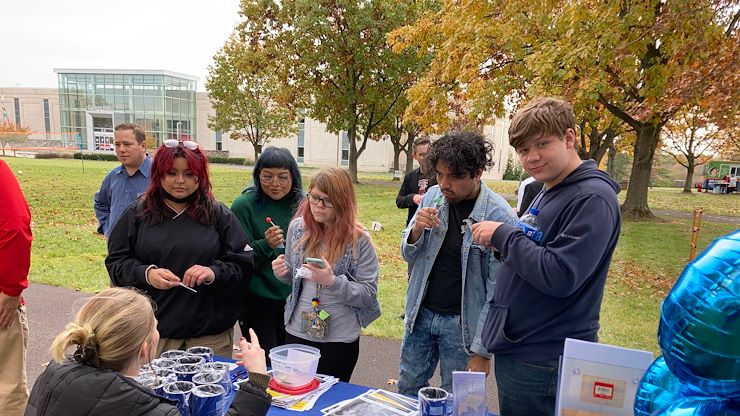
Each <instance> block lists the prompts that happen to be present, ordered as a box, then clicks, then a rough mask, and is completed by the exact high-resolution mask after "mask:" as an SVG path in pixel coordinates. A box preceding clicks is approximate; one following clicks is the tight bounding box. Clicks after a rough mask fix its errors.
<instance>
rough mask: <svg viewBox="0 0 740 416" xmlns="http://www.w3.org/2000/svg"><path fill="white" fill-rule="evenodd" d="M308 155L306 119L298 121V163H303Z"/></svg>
mask: <svg viewBox="0 0 740 416" xmlns="http://www.w3.org/2000/svg"><path fill="white" fill-rule="evenodd" d="M305 153H306V119H305V118H302V119H300V120H298V163H303V160H304V159H303V158H304V156H305Z"/></svg>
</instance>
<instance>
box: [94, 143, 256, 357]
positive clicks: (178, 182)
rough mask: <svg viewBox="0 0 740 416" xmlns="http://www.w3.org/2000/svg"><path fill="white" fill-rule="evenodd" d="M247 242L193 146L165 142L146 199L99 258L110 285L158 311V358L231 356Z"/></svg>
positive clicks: (248, 261)
mask: <svg viewBox="0 0 740 416" xmlns="http://www.w3.org/2000/svg"><path fill="white" fill-rule="evenodd" d="M248 243H249V241H248V239H247V236H246V234H244V231H243V230H242V227H241V225H240V224H239V221H238V220H237V219H236V217H235V216H234V214H233V213H232V212H231V211H230V210H229V209H228V208H227V207H226V206H225V205H223V204H222V203H220V202H218V201H217V200H216V199H215V198H214V197H213V194H212V193H211V182H210V180H209V178H208V161H207V160H206V157H205V155H204V154H203V153H202V152H201V151H200V149H199V148H198V144H197V143H196V142H192V141H184V142H183V141H177V140H165V141H164V144H163V145H162V146H160V147H159V149H158V150H157V153H156V156H155V157H154V161H153V162H152V169H151V178H150V182H149V188H148V189H147V191H146V193H145V194H144V195H143V196H142V197H140V198H139V200H137V201H136V202H134V203H133V204H131V206H129V207H128V208H127V209H126V210H125V211H124V212H123V214H121V217H120V219H119V220H118V222H116V224H115V225H114V226H113V229H112V231H111V234H110V238H109V240H108V257H106V259H105V266H106V268H107V269H108V274H109V275H110V279H111V282H112V284H113V285H114V286H130V287H135V288H137V289H139V290H141V291H142V292H144V293H146V294H147V295H149V296H150V297H151V298H152V299H153V300H154V301H155V303H156V304H157V309H156V317H157V320H158V321H159V324H158V326H157V329H158V330H159V332H160V334H161V339H160V341H159V344H158V346H157V356H159V355H160V354H161V353H162V352H163V351H166V350H170V349H187V348H189V347H192V346H206V347H210V348H213V350H214V353H215V354H216V355H220V356H226V357H229V358H230V357H231V353H232V346H233V339H234V324H235V323H236V321H237V319H238V317H239V313H240V311H241V308H242V307H243V293H245V292H246V288H247V287H249V282H248V280H249V278H250V277H251V276H252V269H253V259H252V249H251V247H250V246H249V244H248Z"/></svg>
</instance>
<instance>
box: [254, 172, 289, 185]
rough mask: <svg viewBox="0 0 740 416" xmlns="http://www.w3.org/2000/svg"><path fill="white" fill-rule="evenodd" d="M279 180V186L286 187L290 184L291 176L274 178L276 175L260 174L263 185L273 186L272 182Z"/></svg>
mask: <svg viewBox="0 0 740 416" xmlns="http://www.w3.org/2000/svg"><path fill="white" fill-rule="evenodd" d="M275 179H277V182H278V184H280V185H282V186H285V185H287V184H288V183H289V182H290V176H274V175H263V174H260V182H262V185H272V182H273V181H274V180H275Z"/></svg>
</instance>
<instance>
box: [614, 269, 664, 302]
mask: <svg viewBox="0 0 740 416" xmlns="http://www.w3.org/2000/svg"><path fill="white" fill-rule="evenodd" d="M615 266H616V267H615ZM677 278H678V276H668V275H667V274H666V273H663V272H649V271H647V270H645V269H643V268H642V267H640V265H639V264H637V263H634V262H629V261H618V262H612V270H611V271H610V273H609V279H613V283H616V284H617V286H618V287H613V288H612V289H613V290H612V293H613V294H615V295H630V296H633V295H637V294H639V293H640V292H642V291H644V290H648V291H649V292H650V294H651V295H652V296H657V297H665V296H666V295H668V292H670V290H671V288H672V287H673V284H674V283H675V282H676V279H677Z"/></svg>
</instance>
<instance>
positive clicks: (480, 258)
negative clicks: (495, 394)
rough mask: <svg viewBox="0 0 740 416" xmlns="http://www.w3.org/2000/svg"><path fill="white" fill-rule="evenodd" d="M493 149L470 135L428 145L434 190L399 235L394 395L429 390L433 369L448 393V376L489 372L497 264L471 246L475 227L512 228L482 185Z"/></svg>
mask: <svg viewBox="0 0 740 416" xmlns="http://www.w3.org/2000/svg"><path fill="white" fill-rule="evenodd" d="M492 152H493V146H492V145H491V143H490V142H489V141H487V140H486V139H484V138H483V136H481V135H480V134H478V133H475V132H453V133H449V134H446V135H444V136H442V137H441V138H440V139H438V140H436V141H434V142H433V143H432V144H431V145H430V146H429V151H428V153H427V158H426V163H427V165H426V169H425V170H426V171H427V172H434V173H435V174H436V177H437V185H435V186H433V187H431V188H429V189H428V190H427V192H426V193H425V194H424V198H423V200H422V201H421V204H420V206H419V209H418V210H417V211H416V214H415V215H414V217H413V218H412V219H411V222H409V225H408V227H407V228H406V230H405V231H404V233H403V241H402V243H401V252H402V254H403V258H404V259H405V260H406V261H407V262H408V263H409V266H410V269H411V277H410V279H409V287H408V290H407V292H406V319H405V322H404V336H403V343H402V345H401V368H400V375H399V380H398V391H399V392H400V393H402V394H408V395H416V393H417V391H418V390H419V389H420V388H422V387H426V386H428V385H429V379H430V378H431V377H432V375H433V374H434V370H435V369H436V367H437V363H438V362H439V364H440V370H441V375H442V385H441V387H442V388H443V389H445V390H447V391H448V392H452V372H453V371H465V370H473V371H482V372H485V373H486V374H488V372H489V371H490V369H491V361H490V360H491V354H490V353H489V352H488V351H486V348H485V347H484V346H483V344H482V343H481V330H482V329H483V321H484V320H485V318H486V315H487V314H488V302H489V301H490V300H491V298H492V297H493V289H494V288H495V286H496V273H497V271H498V268H499V266H500V262H499V260H498V259H496V257H495V256H494V255H493V253H492V252H491V251H490V250H487V249H486V248H484V247H481V246H479V245H476V244H473V240H472V234H471V229H470V226H471V224H474V223H477V222H480V221H500V222H504V223H508V224H514V223H515V222H516V217H514V215H513V212H512V210H511V207H509V205H508V204H507V203H506V201H504V199H503V198H501V196H499V195H497V194H496V193H494V192H493V191H491V190H490V189H488V188H487V187H486V185H485V183H483V181H481V176H482V175H483V171H484V170H485V169H487V168H490V167H491V166H493V160H492Z"/></svg>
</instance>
